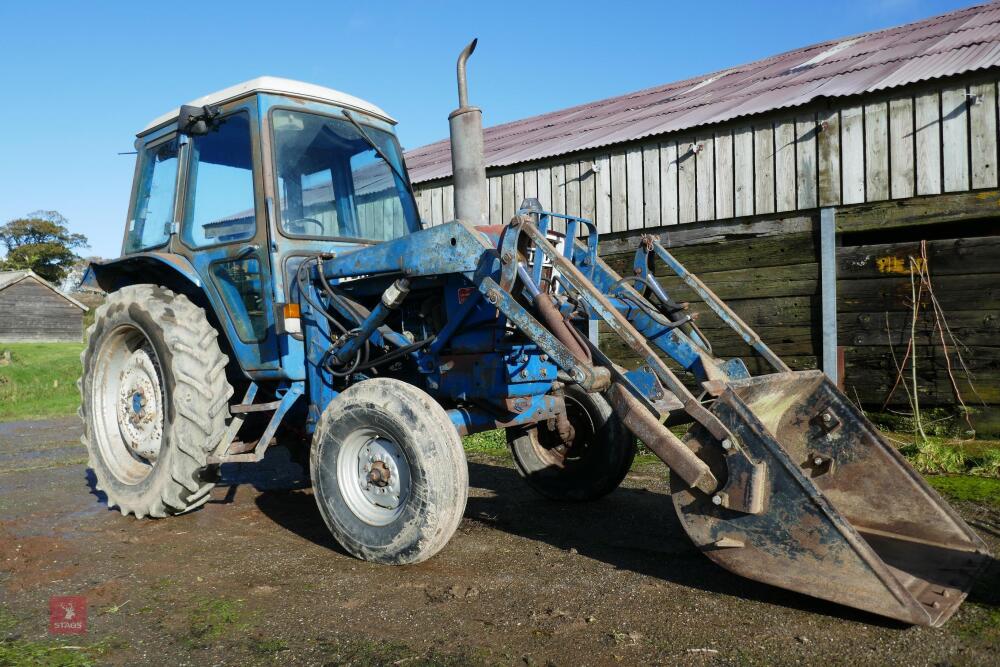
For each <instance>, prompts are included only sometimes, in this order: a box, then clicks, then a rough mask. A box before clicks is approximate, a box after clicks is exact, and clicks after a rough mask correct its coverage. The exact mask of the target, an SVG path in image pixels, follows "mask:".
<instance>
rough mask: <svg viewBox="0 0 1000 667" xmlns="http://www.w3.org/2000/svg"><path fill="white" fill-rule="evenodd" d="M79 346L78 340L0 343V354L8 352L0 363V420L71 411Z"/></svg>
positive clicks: (77, 396) (75, 394)
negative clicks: (6, 359)
mask: <svg viewBox="0 0 1000 667" xmlns="http://www.w3.org/2000/svg"><path fill="white" fill-rule="evenodd" d="M82 350H83V344H82V343H3V344H0V355H2V354H3V353H4V352H5V351H9V352H10V355H11V363H10V364H9V365H6V366H0V422H3V421H15V420H20V419H42V418H45V417H58V416H66V415H72V414H74V413H75V412H76V409H77V406H78V405H79V404H80V394H79V392H78V391H77V389H76V380H77V378H78V377H79V376H80V352H81V351H82Z"/></svg>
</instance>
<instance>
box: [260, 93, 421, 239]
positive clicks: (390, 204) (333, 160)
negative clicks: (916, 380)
mask: <svg viewBox="0 0 1000 667" xmlns="http://www.w3.org/2000/svg"><path fill="white" fill-rule="evenodd" d="M271 124H272V126H273V128H274V129H273V131H274V145H275V160H276V163H277V164H276V171H277V174H278V197H279V199H280V206H281V228H282V230H283V231H284V232H285V233H286V234H288V235H290V236H310V237H320V238H349V239H363V240H370V241H388V240H391V239H395V238H398V237H400V236H403V235H405V234H406V233H407V232H408V231H409V229H408V227H409V225H408V224H407V220H415V219H416V209H415V207H414V204H413V197H412V195H411V194H410V190H409V187H408V185H407V183H405V182H403V181H402V180H401V179H400V178H399V177H398V176H397V175H395V174H394V172H393V169H392V168H390V166H389V165H388V164H386V162H385V161H384V160H383V159H382V158H381V157H380V156H379V155H378V151H376V150H375V149H374V148H372V146H371V144H370V143H368V139H366V138H365V136H364V135H363V134H362V133H361V132H359V131H358V130H357V128H355V127H354V125H352V124H351V123H350V121H347V120H341V119H338V118H331V117H328V116H321V115H318V114H312V113H304V112H301V111H292V110H287V109H276V110H275V111H274V112H273V113H272V114H271ZM365 133H366V134H367V135H368V137H370V138H371V140H372V141H374V142H375V143H377V144H378V146H379V148H380V149H381V152H382V153H383V154H384V155H385V156H386V157H388V158H389V159H390V160H392V161H393V163H394V166H395V167H396V169H397V170H399V171H400V172H402V170H403V164H402V162H403V161H402V158H401V156H400V149H399V145H398V144H397V143H396V138H395V136H394V135H393V134H392V133H390V132H386V131H384V130H379V129H377V128H374V127H371V126H366V127H365Z"/></svg>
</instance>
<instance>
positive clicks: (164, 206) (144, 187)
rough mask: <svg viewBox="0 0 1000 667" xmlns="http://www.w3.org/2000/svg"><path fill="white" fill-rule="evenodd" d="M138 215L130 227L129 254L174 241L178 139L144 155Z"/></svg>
mask: <svg viewBox="0 0 1000 667" xmlns="http://www.w3.org/2000/svg"><path fill="white" fill-rule="evenodd" d="M141 159H142V166H141V167H140V171H139V191H138V192H137V193H136V199H135V211H134V212H133V214H132V220H130V221H129V224H128V237H127V238H126V240H125V252H126V253H128V252H137V251H139V250H145V249H146V248H154V247H156V246H160V245H163V244H164V243H166V242H167V239H168V238H170V225H171V223H173V221H174V189H175V186H176V185H177V139H176V138H174V139H171V140H169V141H165V142H162V143H159V144H156V145H155V146H150V147H148V148H146V149H145V150H144V151H143V154H142V158H141Z"/></svg>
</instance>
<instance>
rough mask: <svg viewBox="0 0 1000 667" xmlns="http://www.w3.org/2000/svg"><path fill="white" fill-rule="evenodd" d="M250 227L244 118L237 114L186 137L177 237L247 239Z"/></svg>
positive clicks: (206, 241) (194, 241) (201, 242)
mask: <svg viewBox="0 0 1000 667" xmlns="http://www.w3.org/2000/svg"><path fill="white" fill-rule="evenodd" d="M255 229H256V218H255V214H254V192H253V150H252V147H251V143H250V116H249V115H248V114H247V113H245V112H240V113H236V114H233V115H231V116H227V117H226V118H224V119H222V122H221V123H220V124H219V125H218V126H216V127H214V128H213V129H212V130H211V131H210V132H209V133H208V134H205V135H200V136H196V137H193V138H192V141H191V162H190V168H189V170H188V179H187V205H186V210H185V214H184V231H183V238H184V242H185V243H187V244H188V245H189V246H194V247H201V246H210V245H218V244H221V243H232V242H234V241H241V240H244V239H248V238H250V237H252V236H253V235H254V231H255Z"/></svg>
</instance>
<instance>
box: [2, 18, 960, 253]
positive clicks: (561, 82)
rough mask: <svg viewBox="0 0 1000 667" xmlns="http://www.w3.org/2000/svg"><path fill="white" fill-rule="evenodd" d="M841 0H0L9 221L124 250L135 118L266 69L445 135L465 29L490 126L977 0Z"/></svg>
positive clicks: (406, 137)
mask: <svg viewBox="0 0 1000 667" xmlns="http://www.w3.org/2000/svg"><path fill="white" fill-rule="evenodd" d="M969 4H971V3H969V2H954V1H947V0H839V1H838V2H833V3H830V2H826V3H823V2H810V3H806V2H801V1H798V2H795V1H790V0H789V1H784V0H782V1H775V2H711V1H703V2H684V3H671V2H664V1H662V0H661V1H659V2H655V1H649V2H647V1H641V2H606V1H605V2H590V1H588V0H577V1H575V2H540V1H538V0H535V1H534V2H522V1H520V0H507V1H506V2H489V3H487V2H476V1H475V0H472V1H466V2H462V3H458V2H447V1H444V0H425V1H424V2H392V1H389V0H384V1H383V2H378V3H374V2H364V1H358V2H339V1H337V0H326V1H324V2H308V1H307V0H303V1H300V2H280V1H279V2H275V1H274V0H271V1H270V2H254V1H251V0H246V1H243V2H224V1H222V0H219V1H217V2H211V1H207V2H187V3H162V2H158V3H147V2H135V1H134V0H133V1H132V2H110V1H108V2H98V1H94V2H78V1H77V2H54V1H50V0H34V1H31V2H13V1H10V2H0V102H2V104H0V223H2V222H6V221H7V220H10V219H12V218H15V217H18V216H20V215H23V214H25V213H27V212H29V211H34V210H38V209H54V210H58V211H59V212H61V213H62V214H63V215H64V216H66V217H67V218H68V219H69V221H70V226H71V228H72V231H75V232H82V233H84V234H86V235H87V236H88V237H89V238H90V240H91V249H90V250H89V251H87V250H85V251H84V252H85V253H87V254H96V255H101V256H104V257H115V256H117V255H118V253H119V250H120V243H121V237H122V230H123V227H124V221H125V215H126V210H125V209H126V208H127V206H128V197H129V191H130V187H131V179H132V168H133V164H134V159H135V158H134V156H132V155H118V154H117V153H119V152H123V151H130V150H132V141H133V138H134V135H135V132H136V131H138V130H139V129H141V128H142V127H143V126H144V125H145V124H146V123H147V122H148V121H150V120H151V119H153V118H154V117H156V116H158V115H160V114H161V113H164V112H166V111H168V110H169V109H171V108H173V107H176V106H177V105H179V104H181V103H183V102H185V101H187V100H189V99H192V98H194V97H198V96H200V95H204V94H206V93H209V92H211V91H214V90H217V89H220V88H224V87H226V86H229V85H232V84H234V83H237V82H240V81H244V80H246V79H250V78H253V77H255V76H259V75H262V74H269V75H274V76H284V77H289V78H293V79H301V80H304V81H309V82H312V83H318V84H321V85H325V86H330V87H332V88H337V89H340V90H343V91H345V92H349V93H351V94H353V95H357V96H359V97H362V98H365V99H368V100H371V101H372V102H374V103H375V104H378V105H379V106H381V107H382V108H384V109H385V110H386V111H388V112H389V113H390V114H392V115H394V116H395V117H396V118H397V119H398V120H399V121H400V124H399V128H398V131H399V136H400V141H401V142H402V144H403V146H404V147H406V148H414V147H417V146H420V145H422V144H425V143H429V142H431V141H435V140H438V139H442V138H444V137H445V136H447V132H448V125H447V115H448V113H449V112H450V111H451V110H452V109H454V108H455V106H456V92H455V83H454V61H455V56H456V55H457V53H458V51H459V50H460V49H461V47H462V46H464V45H465V43H466V42H467V41H468V40H469V39H470V38H471V37H479V40H480V44H479V49H478V50H477V52H476V54H475V56H474V57H473V60H472V61H471V65H470V77H471V84H470V88H471V93H470V97H471V99H472V101H473V103H475V104H478V105H479V106H481V107H482V108H483V109H484V113H485V122H486V123H487V124H488V125H493V124H497V123H502V122H506V121H510V120H515V119H517V118H522V117H525V116H530V115H534V114H538V113H542V112H546V111H552V110H555V109H560V108H562V107H566V106H571V105H573V104H578V103H581V102H587V101H590V100H595V99H600V98H603V97H608V96H612V95H617V94H621V93H626V92H630V91H633V90H638V89H640V88H646V87H649V86H653V85H657V84H661V83H667V82H670V81H675V80H678V79H682V78H686V77H689V76H696V75H698V74H703V73H706V72H710V71H713V70H718V69H722V68H725V67H729V66H732V65H737V64H740V63H744V62H748V61H751V60H755V59H757V58H761V57H765V56H769V55H772V54H775V53H780V52H782V51H787V50H789V49H793V48H797V47H800V46H806V45H809V44H812V43H815V42H819V41H824V40H827V39H835V38H838V37H843V36H847V35H851V34H854V33H859V32H865V31H868V30H875V29H878V28H883V27H889V26H893V25H898V24H900V23H906V22H910V21H914V20H918V19H921V18H925V17H927V16H931V15H934V14H939V13H942V12H946V11H950V10H952V9H956V8H959V7H964V6H968V5H969Z"/></svg>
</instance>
